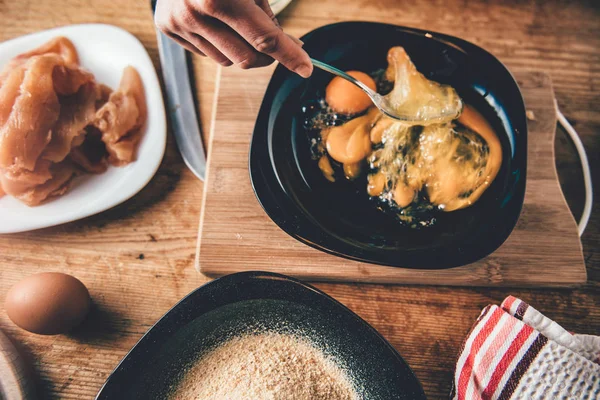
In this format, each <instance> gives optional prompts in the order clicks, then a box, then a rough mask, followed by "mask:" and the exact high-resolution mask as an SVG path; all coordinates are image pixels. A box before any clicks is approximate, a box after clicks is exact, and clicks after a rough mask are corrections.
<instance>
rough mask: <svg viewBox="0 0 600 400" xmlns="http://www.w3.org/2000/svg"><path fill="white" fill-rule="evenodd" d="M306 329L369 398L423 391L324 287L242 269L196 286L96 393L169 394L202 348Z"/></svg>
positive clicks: (104, 396) (381, 340)
mask: <svg viewBox="0 0 600 400" xmlns="http://www.w3.org/2000/svg"><path fill="white" fill-rule="evenodd" d="M257 327H258V328H260V329H266V330H268V331H277V332H300V333H301V334H303V335H305V336H306V337H307V338H308V339H309V340H310V341H312V342H313V343H316V344H317V345H319V346H320V347H321V348H323V349H325V348H326V349H328V350H327V351H328V352H329V354H331V355H332V356H333V357H335V358H336V359H337V360H339V361H341V363H342V365H345V366H347V368H348V370H349V371H351V375H352V376H353V377H354V381H355V382H356V383H357V384H358V385H357V386H358V387H359V390H361V392H362V393H361V395H362V397H361V398H364V399H381V400H387V399H416V400H418V399H425V395H424V393H423V389H422V388H421V385H420V383H419V381H418V380H417V378H416V377H415V376H414V374H413V372H412V371H411V370H410V368H409V366H408V365H407V364H406V362H405V361H404V360H403V359H402V357H400V355H399V354H398V352H396V350H395V349H394V348H393V347H392V346H391V345H390V344H389V343H388V342H386V340H385V339H384V338H383V337H382V336H381V335H380V334H379V333H377V331H376V330H375V329H373V328H372V327H371V326H370V325H369V324H367V323H366V322H365V321H363V320H362V319H361V318H360V317H358V316H357V315H356V314H354V313H353V312H352V311H350V310H348V309H347V308H346V307H344V306H343V305H342V304H340V303H338V302H337V301H335V300H334V299H332V298H331V297H329V296H327V295H326V294H325V293H323V292H321V291H319V290H318V289H315V288H314V287H312V286H309V285H306V284H304V283H302V282H300V281H298V280H295V279H292V278H288V277H286V276H284V275H279V274H272V273H264V272H242V273H238V274H233V275H229V276H226V277H224V278H220V279H217V280H215V281H212V282H210V283H207V284H206V285H204V286H202V287H200V288H199V289H197V290H195V291H194V292H192V293H191V294H189V295H188V296H187V297H185V298H184V299H183V300H181V301H180V302H179V303H178V304H177V305H175V307H173V308H172V309H171V310H170V311H169V312H167V313H166V314H165V315H164V316H163V317H162V318H161V319H160V320H159V321H158V322H157V323H156V324H155V325H154V326H153V327H152V328H151V329H150V330H149V331H148V332H147V333H146V334H145V335H144V336H143V337H142V339H141V340H140V341H139V342H138V343H137V344H136V345H135V346H134V347H133V349H131V351H130V352H129V354H127V355H126V356H125V358H124V359H123V360H122V361H121V363H120V364H119V366H118V367H117V368H116V369H115V370H114V372H113V373H112V374H111V375H110V376H109V377H108V379H107V381H106V383H105V384H104V386H103V387H102V389H100V392H99V393H98V395H97V396H96V399H163V398H166V396H167V394H168V392H169V388H171V387H172V385H174V384H176V383H177V380H178V379H179V378H180V377H181V373H182V371H184V370H185V369H186V368H187V367H188V366H189V365H190V364H191V363H193V362H194V360H196V359H197V357H198V355H200V354H202V353H204V352H205V351H207V350H208V349H211V348H214V346H216V345H218V344H219V343H221V342H223V341H224V340H226V339H227V338H230V337H232V336H234V335H239V334H242V333H244V332H247V331H252V330H253V329H255V328H257Z"/></svg>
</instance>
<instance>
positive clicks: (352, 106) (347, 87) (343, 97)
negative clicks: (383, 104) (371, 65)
mask: <svg viewBox="0 0 600 400" xmlns="http://www.w3.org/2000/svg"><path fill="white" fill-rule="evenodd" d="M347 74H348V75H350V76H352V77H353V78H356V79H358V80H359V81H361V82H362V83H364V84H365V85H367V86H368V87H369V88H371V89H373V90H377V87H376V85H375V81H374V80H373V78H371V77H370V76H369V75H367V74H365V73H364V72H360V71H348V72H347ZM325 100H326V101H327V104H329V106H330V107H331V108H333V109H334V110H335V111H337V112H339V113H342V114H356V113H359V112H362V111H365V110H366V109H367V108H369V106H371V105H372V104H373V103H372V102H371V99H370V98H369V96H367V94H366V93H365V92H363V91H362V90H361V89H360V88H358V87H357V86H355V85H354V84H352V83H350V82H348V81H347V80H345V79H343V78H340V77H335V78H333V79H332V80H331V82H329V85H327V88H326V89H325Z"/></svg>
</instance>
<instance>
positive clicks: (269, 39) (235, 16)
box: [213, 1, 313, 78]
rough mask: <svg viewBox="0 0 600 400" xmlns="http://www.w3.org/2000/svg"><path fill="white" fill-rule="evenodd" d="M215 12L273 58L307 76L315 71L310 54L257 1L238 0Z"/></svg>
mask: <svg viewBox="0 0 600 400" xmlns="http://www.w3.org/2000/svg"><path fill="white" fill-rule="evenodd" d="M213 11H214V12H215V13H216V14H214V16H215V17H216V18H218V19H220V20H221V21H223V22H224V23H226V24H227V25H229V26H230V27H231V28H232V29H233V30H235V31H236V32H237V33H238V34H239V35H240V36H241V37H243V38H244V39H245V40H246V41H247V42H248V43H250V45H252V47H254V48H255V49H256V50H257V51H259V52H261V53H264V54H267V55H269V56H271V57H273V58H274V59H276V60H277V61H279V62H280V63H281V64H283V65H284V66H285V67H287V68H288V69H290V70H291V71H294V72H296V73H297V74H298V75H300V76H302V77H304V78H308V77H309V76H310V75H311V74H312V69H313V67H312V63H311V61H310V58H309V57H308V54H306V52H305V51H304V50H303V49H302V47H301V46H299V45H298V44H297V43H296V42H295V41H294V40H292V39H291V38H290V37H289V36H287V35H286V34H285V33H283V31H282V30H281V29H279V27H277V26H276V25H275V24H274V23H273V21H272V20H271V18H269V16H268V15H267V14H266V13H265V12H264V11H263V9H261V7H259V6H258V5H257V4H256V3H254V2H246V1H239V2H236V4H235V6H232V7H227V8H225V9H224V11H221V10H218V9H217V10H213ZM225 11H226V12H225Z"/></svg>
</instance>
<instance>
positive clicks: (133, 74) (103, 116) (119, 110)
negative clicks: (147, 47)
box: [94, 67, 147, 165]
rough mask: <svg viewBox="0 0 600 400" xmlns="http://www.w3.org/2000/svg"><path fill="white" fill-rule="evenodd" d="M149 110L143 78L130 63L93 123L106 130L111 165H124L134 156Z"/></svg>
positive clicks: (106, 142)
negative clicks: (117, 86) (115, 89)
mask: <svg viewBox="0 0 600 400" xmlns="http://www.w3.org/2000/svg"><path fill="white" fill-rule="evenodd" d="M146 113H147V110H146V98H145V95H144V85H143V83H142V79H141V78H140V75H139V74H138V72H137V71H136V70H135V68H133V67H127V68H125V71H123V77H122V78H121V82H120V83H119V88H118V89H117V91H116V92H113V93H112V94H111V95H110V97H109V99H108V102H107V103H106V104H104V105H103V106H102V108H100V110H98V113H97V114H96V122H95V123H94V125H95V126H96V127H97V128H98V129H99V130H100V131H102V132H103V134H102V141H103V142H104V144H105V145H106V151H108V154H109V158H108V159H109V161H110V163H111V164H112V165H124V164H128V163H130V162H132V161H134V160H135V151H136V149H137V145H138V143H139V141H140V139H141V133H142V132H141V128H142V127H143V125H144V123H145V121H146Z"/></svg>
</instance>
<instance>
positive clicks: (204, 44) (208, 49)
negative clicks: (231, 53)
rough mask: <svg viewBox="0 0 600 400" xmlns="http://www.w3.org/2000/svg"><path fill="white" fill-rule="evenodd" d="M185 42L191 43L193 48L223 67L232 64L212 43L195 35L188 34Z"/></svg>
mask: <svg viewBox="0 0 600 400" xmlns="http://www.w3.org/2000/svg"><path fill="white" fill-rule="evenodd" d="M185 38H186V40H187V41H188V42H189V43H191V44H192V45H193V46H194V47H195V48H197V49H198V50H200V51H201V52H203V53H204V54H206V55H207V56H208V57H210V58H212V59H213V60H215V61H216V62H218V63H219V64H221V65H222V66H224V67H229V66H230V65H232V64H233V62H232V61H231V60H230V59H229V58H228V57H227V56H226V55H225V54H223V53H221V52H220V51H219V49H217V48H216V47H215V46H213V44H212V43H210V42H209V41H208V40H206V39H205V38H203V37H202V36H200V35H196V34H195V33H188V34H187V35H186V37H185Z"/></svg>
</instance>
